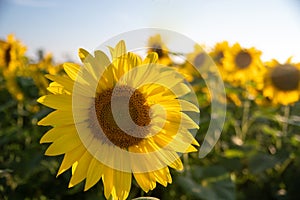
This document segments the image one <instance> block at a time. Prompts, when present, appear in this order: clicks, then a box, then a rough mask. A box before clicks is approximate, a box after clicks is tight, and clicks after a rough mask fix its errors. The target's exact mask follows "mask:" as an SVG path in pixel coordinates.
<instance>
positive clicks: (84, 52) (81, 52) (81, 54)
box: [78, 48, 91, 62]
mask: <svg viewBox="0 0 300 200" xmlns="http://www.w3.org/2000/svg"><path fill="white" fill-rule="evenodd" d="M78 55H79V58H80V60H81V62H84V60H85V58H86V57H87V56H89V55H91V54H90V53H89V52H88V51H87V50H85V49H82V48H80V49H79V50H78Z"/></svg>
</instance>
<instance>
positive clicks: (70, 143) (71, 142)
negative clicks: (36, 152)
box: [45, 132, 82, 156]
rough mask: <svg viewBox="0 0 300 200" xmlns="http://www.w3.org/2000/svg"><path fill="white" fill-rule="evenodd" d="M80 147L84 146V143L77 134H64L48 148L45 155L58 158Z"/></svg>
mask: <svg viewBox="0 0 300 200" xmlns="http://www.w3.org/2000/svg"><path fill="white" fill-rule="evenodd" d="M80 145H82V142H81V140H80V138H79V136H78V135H77V132H75V134H63V135H62V136H61V137H59V138H58V139H57V140H55V141H54V142H53V143H52V144H51V145H50V146H49V147H48V149H47V150H46V152H45V155H48V156H56V155H60V154H64V153H66V152H69V151H71V150H73V149H75V148H76V147H78V146H80Z"/></svg>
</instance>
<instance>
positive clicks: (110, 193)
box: [38, 41, 199, 199]
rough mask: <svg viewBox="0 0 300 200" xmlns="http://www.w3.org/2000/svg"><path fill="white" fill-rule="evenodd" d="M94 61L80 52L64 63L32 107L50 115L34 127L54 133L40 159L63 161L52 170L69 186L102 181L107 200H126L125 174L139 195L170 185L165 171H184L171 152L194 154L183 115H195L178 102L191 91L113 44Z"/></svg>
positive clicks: (190, 125)
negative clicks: (68, 172) (65, 178)
mask: <svg viewBox="0 0 300 200" xmlns="http://www.w3.org/2000/svg"><path fill="white" fill-rule="evenodd" d="M110 51H111V56H112V61H110V60H109V58H108V57H107V56H106V55H105V54H104V53H103V52H102V51H99V50H97V51H95V52H94V56H92V55H90V54H89V53H88V52H87V51H85V50H83V49H80V51H79V56H80V58H81V60H82V62H83V66H82V67H81V66H79V65H76V64H73V63H65V64H64V69H65V71H66V73H67V75H68V76H58V75H56V76H54V75H48V76H47V77H48V78H49V79H51V80H53V81H54V82H52V83H51V84H50V87H49V88H48V89H49V91H50V92H52V93H53V95H46V96H43V97H41V98H40V99H38V102H40V103H42V104H44V105H46V106H49V107H51V108H54V109H56V111H54V112H52V113H50V114H49V115H48V116H46V117H45V118H44V119H42V120H41V121H39V123H38V124H39V125H45V126H48V125H50V126H53V128H52V129H51V130H50V131H48V132H47V133H46V134H45V135H44V136H43V137H42V139H41V143H48V142H51V143H52V144H51V145H50V146H49V148H48V149H47V151H46V155H52V156H54V155H59V154H64V155H65V156H64V159H63V161H62V164H61V166H60V169H59V171H58V174H61V173H63V172H64V171H66V170H67V169H69V168H72V177H71V180H70V184H69V187H72V186H74V185H76V184H78V183H79V182H81V181H82V180H84V179H86V181H85V188H84V189H85V190H88V189H89V188H91V187H92V186H93V185H95V184H96V183H97V182H98V181H99V180H100V179H102V182H103V185H104V194H105V197H106V198H110V197H113V198H114V199H126V198H127V196H128V194H129V191H130V187H131V181H132V174H133V177H134V178H135V180H136V181H137V183H138V184H139V186H140V187H141V188H142V189H143V190H144V191H146V192H148V191H149V190H152V189H154V188H155V187H156V182H158V183H160V184H162V185H164V186H166V185H167V184H168V183H171V182H172V179H171V176H170V172H169V168H168V167H172V168H174V169H177V170H181V169H182V168H183V166H182V162H181V160H180V158H179V155H178V153H186V152H193V151H196V148H195V147H194V146H192V144H193V145H198V143H197V141H196V140H195V139H194V137H193V136H192V134H191V133H190V131H189V130H190V129H197V128H198V125H197V124H196V123H195V122H194V121H193V120H192V119H191V118H190V117H189V116H188V115H187V114H185V113H184V112H185V111H192V112H196V113H198V112H199V109H198V107H197V106H195V105H194V104H193V103H190V102H189V101H187V100H185V99H183V98H182V97H183V96H184V95H186V94H188V93H189V92H190V89H189V88H188V87H187V85H186V84H185V83H184V78H183V77H182V76H181V75H180V74H179V73H176V71H175V70H174V69H173V68H170V67H164V66H161V65H157V64H156V63H157V61H158V57H157V54H156V53H150V54H148V55H147V57H146V58H145V59H144V60H142V59H141V58H140V57H139V56H137V55H136V54H133V53H131V52H128V53H127V52H126V47H125V43H124V42H123V41H120V42H119V43H118V44H117V45H116V47H115V48H110Z"/></svg>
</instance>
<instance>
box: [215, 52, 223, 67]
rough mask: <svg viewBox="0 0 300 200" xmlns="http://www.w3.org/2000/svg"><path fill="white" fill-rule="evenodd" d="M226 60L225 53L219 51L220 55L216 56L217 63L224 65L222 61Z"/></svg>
mask: <svg viewBox="0 0 300 200" xmlns="http://www.w3.org/2000/svg"><path fill="white" fill-rule="evenodd" d="M223 58H224V53H223V51H219V52H218V53H217V55H216V56H215V61H216V63H218V64H222V59H223Z"/></svg>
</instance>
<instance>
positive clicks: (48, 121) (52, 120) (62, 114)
mask: <svg viewBox="0 0 300 200" xmlns="http://www.w3.org/2000/svg"><path fill="white" fill-rule="evenodd" d="M70 124H74V120H73V115H72V112H70V111H62V110H56V111H53V112H52V113H50V114H49V115H47V116H46V117H44V118H43V119H41V120H40V121H39V122H38V125H42V126H61V125H70Z"/></svg>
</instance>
